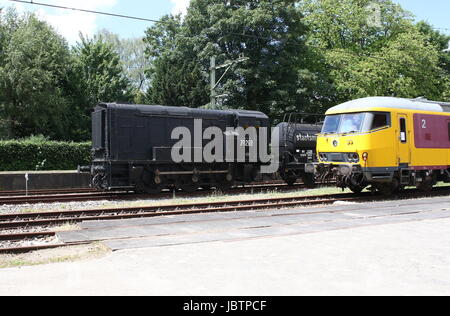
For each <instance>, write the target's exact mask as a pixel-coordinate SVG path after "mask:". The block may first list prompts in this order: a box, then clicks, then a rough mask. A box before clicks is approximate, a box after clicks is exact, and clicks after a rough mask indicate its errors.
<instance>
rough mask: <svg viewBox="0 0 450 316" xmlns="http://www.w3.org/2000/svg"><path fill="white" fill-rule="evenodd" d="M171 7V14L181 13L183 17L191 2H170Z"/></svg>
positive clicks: (184, 0) (174, 0) (179, 0)
mask: <svg viewBox="0 0 450 316" xmlns="http://www.w3.org/2000/svg"><path fill="white" fill-rule="evenodd" d="M170 2H172V5H173V9H172V13H173V14H179V13H181V14H182V15H183V16H184V15H186V11H187V8H188V7H189V3H190V2H191V0H170Z"/></svg>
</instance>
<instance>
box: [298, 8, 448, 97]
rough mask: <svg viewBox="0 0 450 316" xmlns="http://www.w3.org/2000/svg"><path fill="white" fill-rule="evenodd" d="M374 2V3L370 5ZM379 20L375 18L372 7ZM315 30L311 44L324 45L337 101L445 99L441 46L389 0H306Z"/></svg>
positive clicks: (320, 46)
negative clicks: (403, 98) (396, 98)
mask: <svg viewBox="0 0 450 316" xmlns="http://www.w3.org/2000/svg"><path fill="white" fill-rule="evenodd" d="M369 5H370V6H369ZM374 6H375V9H376V10H375V11H378V12H375V14H379V15H378V16H377V17H376V19H377V20H378V21H376V22H377V23H371V22H372V21H371V18H372V15H373V14H374V12H373V11H372V10H369V8H372V9H373V8H374ZM300 7H301V9H302V10H304V12H305V13H306V22H307V24H308V26H309V27H310V29H311V30H312V31H311V33H310V36H309V44H310V45H311V46H313V47H315V48H316V49H317V50H321V51H322V52H323V54H324V57H325V63H326V66H325V67H327V68H328V69H329V72H330V75H331V76H330V77H331V79H332V81H333V84H334V86H335V87H336V89H337V91H338V95H337V99H336V102H338V101H345V100H348V99H354V98H358V97H365V96H373V95H382V96H391V95H393V96H398V97H408V98H415V97H419V96H425V97H427V98H430V99H442V98H445V91H446V90H447V89H448V84H446V81H447V79H446V76H445V74H444V73H443V69H442V68H441V67H439V65H440V60H439V58H440V57H439V56H440V48H439V47H437V46H438V45H436V43H432V42H431V41H430V39H429V37H428V36H427V35H425V34H424V32H423V31H419V30H418V28H417V27H415V26H414V24H413V19H412V15H411V14H410V13H408V12H407V11H405V10H403V9H402V8H401V7H400V6H399V5H397V4H394V3H393V2H392V1H390V0H375V1H374V0H370V1H369V0H342V1H339V5H337V1H335V0H303V1H301V6H300Z"/></svg>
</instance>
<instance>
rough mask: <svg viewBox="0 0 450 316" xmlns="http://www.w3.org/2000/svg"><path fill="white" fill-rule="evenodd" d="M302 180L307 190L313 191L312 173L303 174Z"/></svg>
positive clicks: (314, 179)
mask: <svg viewBox="0 0 450 316" xmlns="http://www.w3.org/2000/svg"><path fill="white" fill-rule="evenodd" d="M302 178H303V182H304V183H305V185H306V187H307V188H308V189H314V188H315V187H316V177H315V176H314V175H313V174H312V173H308V174H305V175H304V176H303V177H302Z"/></svg>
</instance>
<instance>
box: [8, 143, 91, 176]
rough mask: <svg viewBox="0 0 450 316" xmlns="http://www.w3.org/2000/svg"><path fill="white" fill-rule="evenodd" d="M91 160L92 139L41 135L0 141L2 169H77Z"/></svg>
mask: <svg viewBox="0 0 450 316" xmlns="http://www.w3.org/2000/svg"><path fill="white" fill-rule="evenodd" d="M90 161H91V143H69V142H54V141H48V140H46V139H43V138H39V137H34V138H30V139H25V140H8V141H0V171H34V170H36V171H38V170H76V169H77V167H78V166H79V165H89V164H90Z"/></svg>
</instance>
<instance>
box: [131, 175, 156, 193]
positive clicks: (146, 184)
mask: <svg viewBox="0 0 450 316" xmlns="http://www.w3.org/2000/svg"><path fill="white" fill-rule="evenodd" d="M154 179H155V178H154V175H153V173H148V172H145V173H144V174H142V178H141V181H139V183H137V184H136V192H137V193H141V194H158V193H161V190H162V186H161V185H160V184H156V183H155V180H154Z"/></svg>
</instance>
